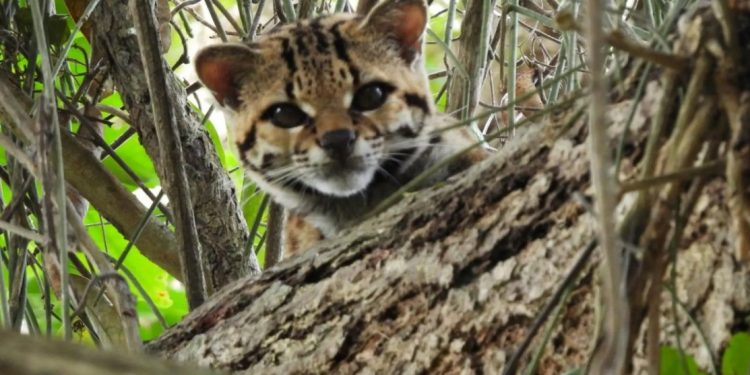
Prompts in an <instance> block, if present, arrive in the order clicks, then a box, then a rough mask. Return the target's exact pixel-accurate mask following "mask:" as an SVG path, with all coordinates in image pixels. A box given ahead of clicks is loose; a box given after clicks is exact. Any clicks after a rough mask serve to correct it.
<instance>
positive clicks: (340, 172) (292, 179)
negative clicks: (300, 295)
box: [195, 0, 484, 256]
mask: <svg viewBox="0 0 750 375" xmlns="http://www.w3.org/2000/svg"><path fill="white" fill-rule="evenodd" d="M365 8H367V7H365ZM370 8H371V9H363V10H362V12H361V13H362V14H334V15H329V16H324V17H320V18H315V19H310V20H302V21H298V22H296V23H291V24H286V25H282V26H279V27H277V28H276V29H274V30H272V31H271V32H269V33H267V34H265V35H263V36H262V37H260V38H259V39H258V40H256V41H254V42H251V43H246V44H245V43H222V44H217V45H212V46H209V47H206V48H204V49H202V50H201V51H200V52H199V53H198V54H197V56H196V58H195V67H196V71H197V73H198V77H199V79H200V80H201V82H202V83H203V85H204V86H205V87H207V88H208V89H209V90H211V92H212V93H213V94H214V96H215V98H216V99H217V101H218V102H219V103H220V104H221V105H222V106H224V107H225V109H226V110H227V111H228V112H229V113H230V114H231V117H233V119H232V120H231V121H230V126H232V127H233V128H234V133H235V134H236V140H237V148H238V152H239V155H240V157H241V159H242V161H243V163H244V165H245V167H246V170H247V174H248V175H249V176H250V178H251V179H253V180H254V181H255V182H256V183H257V184H258V186H260V188H261V189H262V190H264V191H266V192H267V193H269V194H270V195H271V196H272V197H273V199H274V200H275V201H276V202H278V203H279V204H281V205H282V206H283V207H285V208H286V211H287V218H286V223H285V227H286V229H285V234H284V248H285V253H286V256H289V255H290V254H293V253H295V252H297V251H299V250H301V249H306V248H308V247H310V246H312V245H313V244H315V243H317V242H318V241H320V240H322V239H324V238H331V237H334V236H335V235H336V234H337V233H338V232H339V231H341V230H342V229H345V228H347V227H350V226H352V225H353V224H355V223H357V222H358V221H359V220H360V219H361V218H362V217H363V216H364V215H365V214H366V213H367V212H368V211H370V210H371V209H372V208H374V207H375V206H377V205H378V204H379V203H380V202H382V201H383V199H385V198H386V197H388V196H389V195H390V194H392V193H393V192H395V191H396V190H397V189H398V188H399V187H401V186H402V185H403V184H404V183H405V182H407V181H409V180H411V179H412V178H414V176H416V175H417V174H418V173H420V172H422V171H424V170H425V169H426V168H428V167H430V166H432V165H434V164H435V163H436V162H438V161H440V160H442V159H444V158H446V157H448V156H450V155H452V154H454V153H456V152H457V151H459V150H462V149H464V148H465V147H466V146H468V145H470V144H472V143H473V142H475V139H473V136H472V135H471V134H470V133H469V131H468V130H467V129H466V128H457V129H452V130H449V131H442V132H441V131H440V129H441V128H443V127H445V126H446V125H448V124H450V123H452V122H453V121H452V120H451V118H450V117H448V116H447V115H445V114H441V113H438V112H437V111H436V109H435V105H434V104H433V102H432V100H431V97H430V91H429V87H428V79H427V74H426V72H425V68H424V62H423V60H422V42H423V40H422V39H423V34H424V31H425V27H426V24H427V20H428V14H427V4H426V3H425V2H424V0H384V1H382V2H380V3H378V4H376V5H375V6H373V7H370ZM482 158H484V152H483V151H481V150H480V149H476V150H475V151H473V152H470V153H468V154H467V156H466V157H464V158H463V159H461V160H458V161H457V162H456V163H454V164H453V165H450V166H447V167H446V168H443V170H442V171H440V172H439V173H437V174H435V175H434V176H433V180H441V179H444V178H445V177H447V176H448V175H449V174H451V173H454V172H456V171H457V170H460V169H461V168H463V167H465V166H467V165H469V164H471V163H474V162H476V161H478V160H480V159H482Z"/></svg>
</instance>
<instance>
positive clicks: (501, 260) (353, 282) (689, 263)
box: [148, 103, 750, 374]
mask: <svg viewBox="0 0 750 375" xmlns="http://www.w3.org/2000/svg"><path fill="white" fill-rule="evenodd" d="M646 107H647V108H644V109H642V110H641V111H639V116H637V117H636V120H635V124H636V125H634V127H632V128H631V129H635V133H634V134H633V135H632V136H631V137H630V139H631V142H632V143H630V144H628V145H627V147H626V149H627V150H628V151H629V152H628V155H627V156H628V157H629V158H630V159H628V160H626V161H625V162H624V167H623V171H624V172H623V173H624V174H626V175H627V174H628V173H631V174H632V170H633V167H632V166H633V159H637V158H638V157H640V155H642V149H641V147H642V144H643V135H644V133H645V127H644V124H645V123H646V118H644V116H643V115H644V114H645V115H648V113H647V112H648V110H649V109H648V106H646ZM629 108H630V106H629V105H628V104H627V103H626V104H625V105H620V106H616V107H613V108H612V109H611V110H610V111H609V113H610V115H612V116H617V115H618V114H619V116H620V118H626V116H625V114H626V113H627V111H628V110H629ZM641 112H643V113H641ZM559 130H560V129H554V128H547V129H542V128H540V127H532V128H530V129H528V130H526V131H524V132H523V133H524V134H521V135H519V136H518V137H516V138H514V142H511V145H509V146H508V147H506V148H504V149H503V150H501V151H500V152H499V153H498V154H497V155H495V156H494V157H493V158H492V159H491V160H490V161H488V162H485V163H483V164H482V165H479V166H475V167H474V168H473V169H471V170H469V171H467V172H465V173H464V174H463V175H460V176H457V177H455V178H452V179H451V180H449V181H448V183H447V184H446V185H445V186H442V187H438V188H433V189H431V190H426V191H421V192H419V193H417V194H413V195H410V196H409V197H408V198H407V199H406V201H404V202H402V203H401V204H399V206H398V207H396V208H394V209H392V210H390V211H388V212H386V213H385V214H383V215H381V216H379V217H376V218H374V219H372V220H370V221H368V222H366V223H363V225H361V226H359V227H357V228H356V229H354V230H352V231H350V232H347V233H345V234H343V235H342V236H341V237H340V238H338V239H337V240H336V241H333V242H326V243H323V244H321V245H320V246H318V247H316V248H314V249H311V250H309V251H307V252H305V253H302V254H301V255H300V256H298V257H296V258H293V259H291V260H289V261H287V262H284V263H281V264H280V265H278V266H277V267H274V268H272V269H271V270H270V271H268V272H266V273H264V274H263V275H260V276H255V277H250V278H246V279H243V280H241V281H239V282H237V283H235V284H233V285H232V286H230V287H228V288H226V289H224V290H223V291H222V292H220V293H219V294H218V295H216V296H215V298H213V299H212V300H211V301H209V302H208V303H207V304H205V305H204V306H202V307H201V308H199V309H198V310H196V311H195V312H194V313H192V314H191V315H189V316H188V317H186V318H185V320H184V321H183V322H182V323H180V324H179V325H178V326H176V327H174V328H173V329H171V330H169V331H168V332H166V333H165V334H164V335H163V336H162V337H160V338H159V339H157V340H155V341H154V342H152V343H150V344H149V346H148V348H149V350H150V351H151V352H153V353H156V354H159V355H162V356H165V357H169V358H172V359H177V360H180V361H189V362H194V363H197V364H199V365H202V366H211V367H214V368H218V369H222V370H230V371H233V372H238V373H354V372H359V371H365V372H366V373H373V372H375V373H393V372H406V373H417V372H426V373H445V372H448V373H451V372H453V373H458V372H460V371H461V370H463V369H466V370H473V372H484V373H490V374H492V373H499V372H500V371H501V370H502V369H503V366H504V365H505V364H506V361H507V359H508V358H509V356H510V355H511V354H512V352H513V350H514V349H515V348H516V347H517V346H518V344H519V342H521V340H523V338H524V336H525V334H526V332H527V331H528V329H529V326H530V324H531V322H532V321H533V319H534V318H535V316H536V315H537V313H538V311H539V310H540V308H541V307H542V306H543V305H544V304H545V303H546V301H547V300H548V299H549V297H550V295H551V294H552V293H553V292H554V291H555V290H556V289H557V288H558V287H559V284H560V282H561V280H562V279H563V277H564V276H565V275H566V273H567V270H568V269H569V268H570V266H571V264H572V263H573V261H574V259H575V258H576V257H577V255H578V254H579V253H580V252H581V251H583V249H584V247H585V246H586V244H587V243H588V242H589V241H590V240H591V239H592V236H593V232H592V218H591V215H589V214H588V213H587V211H586V210H585V209H584V208H582V207H581V206H580V205H579V203H577V201H576V200H575V199H572V197H573V195H574V194H575V193H582V194H588V193H589V191H588V189H589V176H588V168H587V164H586V163H585V162H583V161H584V160H586V158H587V151H586V146H585V139H586V136H587V135H586V132H585V128H584V127H583V126H582V123H581V122H580V121H579V123H577V124H575V125H574V126H573V127H572V128H571V129H569V130H568V131H567V132H566V133H565V135H564V136H562V137H559V138H556V135H557V134H559V133H558V131H559ZM611 131H612V132H613V133H612V134H620V133H618V132H622V131H624V129H623V128H622V127H621V126H614V127H611ZM614 144H615V140H613V147H614ZM708 191H709V194H706V195H705V196H704V197H703V198H701V202H700V203H699V205H698V207H697V212H696V214H695V215H693V219H691V223H690V226H689V227H688V230H687V231H686V237H685V238H684V240H683V243H682V244H681V247H682V248H683V249H686V250H684V255H681V256H680V257H679V261H678V272H679V275H680V276H679V277H680V283H679V290H678V294H679V296H680V298H681V299H682V301H683V302H685V303H686V305H687V307H688V309H689V311H691V313H692V314H694V316H696V317H697V318H698V319H699V321H700V322H706V326H704V327H703V329H705V330H709V331H710V334H711V348H712V351H714V352H716V351H718V350H720V349H721V347H722V345H723V344H724V343H725V342H726V340H727V339H728V337H729V336H730V334H731V330H732V328H733V327H735V328H736V327H737V326H738V325H739V324H742V323H741V322H742V321H743V319H745V318H746V316H747V311H748V307H750V302H749V301H750V278H749V277H748V271H747V269H746V268H744V267H743V266H739V265H737V264H736V263H734V262H733V258H732V252H731V249H732V246H731V242H732V238H731V235H730V234H729V233H728V232H726V231H721V230H719V231H710V230H708V229H707V228H728V223H727V217H728V215H727V208H726V205H725V204H724V197H723V195H722V194H723V190H722V181H720V180H716V181H713V182H712V183H711V184H709V186H708ZM631 201H632V200H631ZM624 202H625V203H623V205H625V206H627V205H628V204H630V203H629V202H628V199H627V197H626V199H625V201H624ZM725 225H726V226H725ZM585 270H586V271H585V272H583V273H582V274H581V275H580V276H579V280H580V283H579V284H578V285H577V286H576V287H575V288H574V289H573V290H572V291H571V292H570V294H569V297H568V302H567V304H565V307H564V308H563V309H562V311H561V315H560V316H559V318H558V324H557V325H556V326H555V327H554V329H553V331H552V336H551V340H550V341H549V344H548V345H547V346H546V349H545V350H544V352H543V353H544V355H543V357H542V360H541V367H540V371H539V373H542V374H560V373H562V372H563V371H565V370H570V369H573V368H576V367H582V366H585V365H586V363H585V361H586V360H587V358H588V357H589V354H590V351H591V350H592V345H593V338H594V337H595V332H594V331H595V327H594V325H595V324H594V304H595V298H594V295H595V291H596V290H597V289H596V285H597V282H596V280H597V278H596V275H595V272H592V266H591V265H589V267H587V268H586V269H585ZM663 301H664V304H663V306H664V307H665V313H667V311H666V307H667V306H671V305H670V304H669V300H668V299H666V298H665V299H663ZM678 316H680V319H679V320H678V323H677V324H679V325H680V327H681V328H682V331H683V338H682V343H683V345H684V346H685V347H686V348H687V350H688V351H689V352H691V353H694V354H696V355H697V358H698V361H699V363H700V364H701V365H703V366H707V359H708V355H707V353H708V351H707V350H706V349H705V346H704V345H703V344H702V342H701V341H700V340H699V339H698V337H699V336H698V335H697V334H696V330H695V327H692V326H690V325H689V323H688V322H687V319H686V318H685V316H684V315H680V314H678ZM669 329H671V326H670V327H669V328H668V329H666V330H665V331H664V332H665V333H664V335H665V337H663V339H664V341H667V342H668V341H670V340H671V338H672V336H670V333H669V332H670V330H669ZM539 336H542V335H539ZM538 340H539V338H537V341H535V342H534V344H533V346H532V348H534V347H538V346H539V345H540V342H539V341H538ZM639 350H641V352H639V354H638V356H639V357H638V358H636V360H635V363H636V371H640V370H639V369H640V368H641V365H642V364H643V363H642V360H641V359H640V358H641V356H642V349H639ZM639 361H640V362H639ZM524 363H525V362H524Z"/></svg>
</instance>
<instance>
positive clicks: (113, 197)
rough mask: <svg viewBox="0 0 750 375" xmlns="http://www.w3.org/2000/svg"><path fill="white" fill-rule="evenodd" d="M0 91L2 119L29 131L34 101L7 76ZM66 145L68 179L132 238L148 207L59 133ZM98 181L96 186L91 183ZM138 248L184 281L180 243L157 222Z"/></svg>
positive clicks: (150, 223) (0, 78) (148, 226)
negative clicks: (178, 245)
mask: <svg viewBox="0 0 750 375" xmlns="http://www.w3.org/2000/svg"><path fill="white" fill-rule="evenodd" d="M0 90H3V91H2V92H3V93H7V95H3V98H4V99H3V100H2V101H0V104H1V105H0V107H2V108H3V109H6V108H7V109H8V110H7V111H3V110H0V120H2V121H3V123H4V124H6V125H8V126H11V127H12V128H15V129H18V134H23V130H24V129H30V127H29V126H28V124H29V123H30V121H31V119H30V118H29V116H28V114H27V113H28V112H29V111H30V110H31V100H30V99H29V98H28V97H27V96H26V95H25V94H24V93H23V92H22V91H21V90H19V89H18V88H17V87H16V86H15V85H13V84H12V83H11V82H10V81H9V80H8V79H7V78H6V77H5V76H3V75H0ZM60 138H61V141H62V146H63V162H64V167H65V179H66V182H68V183H69V184H70V185H71V186H72V187H74V188H75V189H76V190H78V192H79V193H80V194H81V195H82V196H83V197H84V198H86V199H87V200H88V201H89V202H90V203H91V204H92V205H93V206H94V207H96V209H97V210H98V211H99V212H100V213H101V214H102V216H104V218H106V219H107V220H108V221H109V222H110V223H112V225H114V226H115V228H117V230H118V231H119V232H120V233H122V234H123V236H125V238H132V237H133V234H134V233H135V231H136V229H137V228H138V224H139V223H140V222H141V220H143V217H144V216H145V215H146V208H145V207H143V205H142V204H141V203H140V202H139V201H138V199H136V198H135V196H133V194H131V193H130V192H129V191H128V190H127V189H126V188H125V187H124V186H123V185H122V184H121V183H120V181H118V180H117V178H116V177H115V176H113V175H112V174H111V173H109V171H107V170H106V168H104V166H103V165H102V164H101V162H100V161H99V160H98V159H97V158H96V157H95V156H94V155H93V154H92V153H91V152H90V151H89V150H87V149H86V148H85V147H83V146H82V145H81V144H80V143H79V142H78V141H77V140H76V139H75V138H74V137H73V136H72V135H71V134H69V133H67V132H65V131H63V132H61V133H60ZM92 181H96V182H97V183H91V182H92ZM135 245H136V246H137V247H138V249H139V250H140V251H141V253H142V254H143V255H144V256H146V257H147V258H148V259H149V260H151V261H152V262H154V263H156V264H157V265H159V267H161V268H163V269H164V270H166V271H167V272H169V273H170V274H171V275H173V276H174V277H176V278H178V279H181V278H182V275H181V272H180V263H179V259H178V258H177V242H176V240H175V238H174V234H173V233H172V232H171V231H169V230H168V229H167V228H166V227H165V226H164V225H162V224H160V223H159V222H158V221H156V220H155V219H149V220H148V222H147V223H146V226H145V227H144V229H143V232H142V233H141V235H140V237H139V238H138V240H137V241H136V242H135Z"/></svg>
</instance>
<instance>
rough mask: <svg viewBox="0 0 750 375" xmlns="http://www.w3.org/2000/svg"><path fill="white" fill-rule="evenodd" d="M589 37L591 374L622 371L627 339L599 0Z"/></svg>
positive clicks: (591, 8)
mask: <svg viewBox="0 0 750 375" xmlns="http://www.w3.org/2000/svg"><path fill="white" fill-rule="evenodd" d="M586 5H587V11H588V17H587V21H588V22H587V26H588V27H587V31H588V32H587V39H588V40H587V41H588V54H589V56H588V57H589V69H590V70H591V73H590V74H591V86H590V87H591V93H590V96H589V98H590V99H589V100H590V106H589V119H588V120H589V124H588V128H589V137H588V141H589V161H590V164H591V184H592V186H593V188H594V197H595V207H596V214H597V220H598V228H597V229H598V237H599V244H600V249H601V253H602V259H603V262H602V269H601V275H602V280H603V284H604V285H603V295H604V303H605V306H604V317H603V318H604V322H603V325H604V327H603V329H602V335H603V337H600V340H601V341H600V345H599V346H598V347H597V348H596V349H595V350H594V354H593V358H592V362H591V373H592V374H601V375H621V374H623V373H624V369H625V360H626V358H625V353H626V348H627V344H628V333H629V328H628V321H629V319H628V314H627V311H628V310H627V305H628V303H627V300H626V299H625V288H624V287H623V284H622V280H623V279H622V277H621V274H622V264H621V263H622V262H621V259H620V251H619V249H618V246H617V232H616V230H615V217H614V211H615V206H616V187H615V185H614V183H613V181H615V178H614V177H613V176H612V175H611V170H612V169H611V165H612V161H611V158H612V156H611V154H610V148H609V146H608V143H609V142H608V138H607V127H606V122H605V116H604V111H605V107H606V101H607V82H606V77H605V75H604V68H605V63H606V61H605V59H606V56H605V54H604V49H603V47H604V38H603V25H602V23H603V22H602V19H603V18H604V14H603V12H602V10H603V9H602V5H603V4H602V1H601V0H587V1H586Z"/></svg>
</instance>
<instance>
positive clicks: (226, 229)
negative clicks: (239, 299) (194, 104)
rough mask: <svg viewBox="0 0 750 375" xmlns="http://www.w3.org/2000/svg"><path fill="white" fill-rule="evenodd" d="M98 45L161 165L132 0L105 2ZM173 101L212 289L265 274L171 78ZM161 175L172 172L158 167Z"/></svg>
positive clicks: (205, 138)
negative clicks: (245, 252)
mask: <svg viewBox="0 0 750 375" xmlns="http://www.w3.org/2000/svg"><path fill="white" fill-rule="evenodd" d="M92 18H93V19H96V20H97V21H96V22H95V23H94V43H93V45H94V46H95V48H97V49H101V50H103V51H104V52H105V53H104V55H105V56H107V59H108V61H107V63H108V64H109V71H110V74H111V76H112V78H113V80H114V82H115V84H116V85H117V87H118V92H120V94H121V96H122V99H123V102H125V104H126V106H127V109H128V110H129V114H130V119H131V121H132V123H131V125H132V126H133V127H134V128H135V129H136V130H137V131H138V135H139V137H140V140H141V143H142V144H143V146H144V148H145V149H146V152H148V154H149V156H150V157H151V159H152V160H160V157H159V143H158V140H157V137H156V131H155V127H154V120H153V114H152V113H151V105H150V102H149V101H150V99H149V94H148V85H147V83H146V76H145V73H144V70H143V66H142V64H141V59H140V55H139V49H138V41H137V38H136V35H135V34H134V33H133V32H132V28H133V22H132V19H131V17H130V13H129V11H128V1H127V0H104V1H102V2H101V4H100V5H99V6H98V7H97V10H96V12H95V13H94V15H93V16H92ZM167 85H168V88H169V94H168V95H169V96H170V97H171V98H172V99H173V103H174V105H175V108H174V111H175V113H174V116H175V119H176V122H177V123H178V124H179V125H180V126H181V129H180V134H181V136H182V139H181V145H182V148H183V153H184V157H185V161H186V164H187V165H186V169H187V174H188V182H189V184H190V191H191V198H192V203H193V210H194V212H195V221H196V224H197V226H198V228H199V232H198V235H199V238H200V241H201V246H202V248H203V254H204V257H205V263H206V265H207V268H208V269H209V270H210V272H209V273H210V275H208V276H209V277H210V280H207V284H208V288H209V289H218V288H220V287H222V286H224V285H226V284H227V283H229V282H230V281H232V280H236V279H237V278H239V277H240V276H242V275H245V274H247V273H256V272H259V270H260V268H259V266H258V263H257V260H256V259H255V256H254V255H253V254H251V256H250V258H248V259H243V258H244V256H243V253H242V249H244V248H245V244H246V243H247V240H248V237H249V234H248V231H247V225H246V223H245V220H244V218H243V217H242V214H241V210H240V209H239V208H238V206H237V199H236V195H235V191H234V185H233V184H232V181H231V180H230V179H229V175H228V174H227V172H226V171H225V170H224V169H223V168H222V166H221V163H220V162H219V159H218V156H217V154H216V151H215V149H214V146H213V143H212V142H211V139H210V138H209V135H208V133H207V132H206V131H205V130H204V129H203V128H202V127H201V125H200V119H199V118H198V117H197V115H196V114H195V113H194V112H193V111H192V110H190V108H189V107H188V105H187V95H186V93H185V90H184V88H183V86H182V84H180V83H179V82H178V80H177V78H176V77H175V76H174V75H173V74H172V73H171V72H169V73H168V76H167ZM155 166H156V171H157V174H158V175H159V178H160V179H161V180H166V178H165V176H166V175H167V173H171V172H170V171H168V170H165V169H164V168H163V166H161V165H160V163H155Z"/></svg>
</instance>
